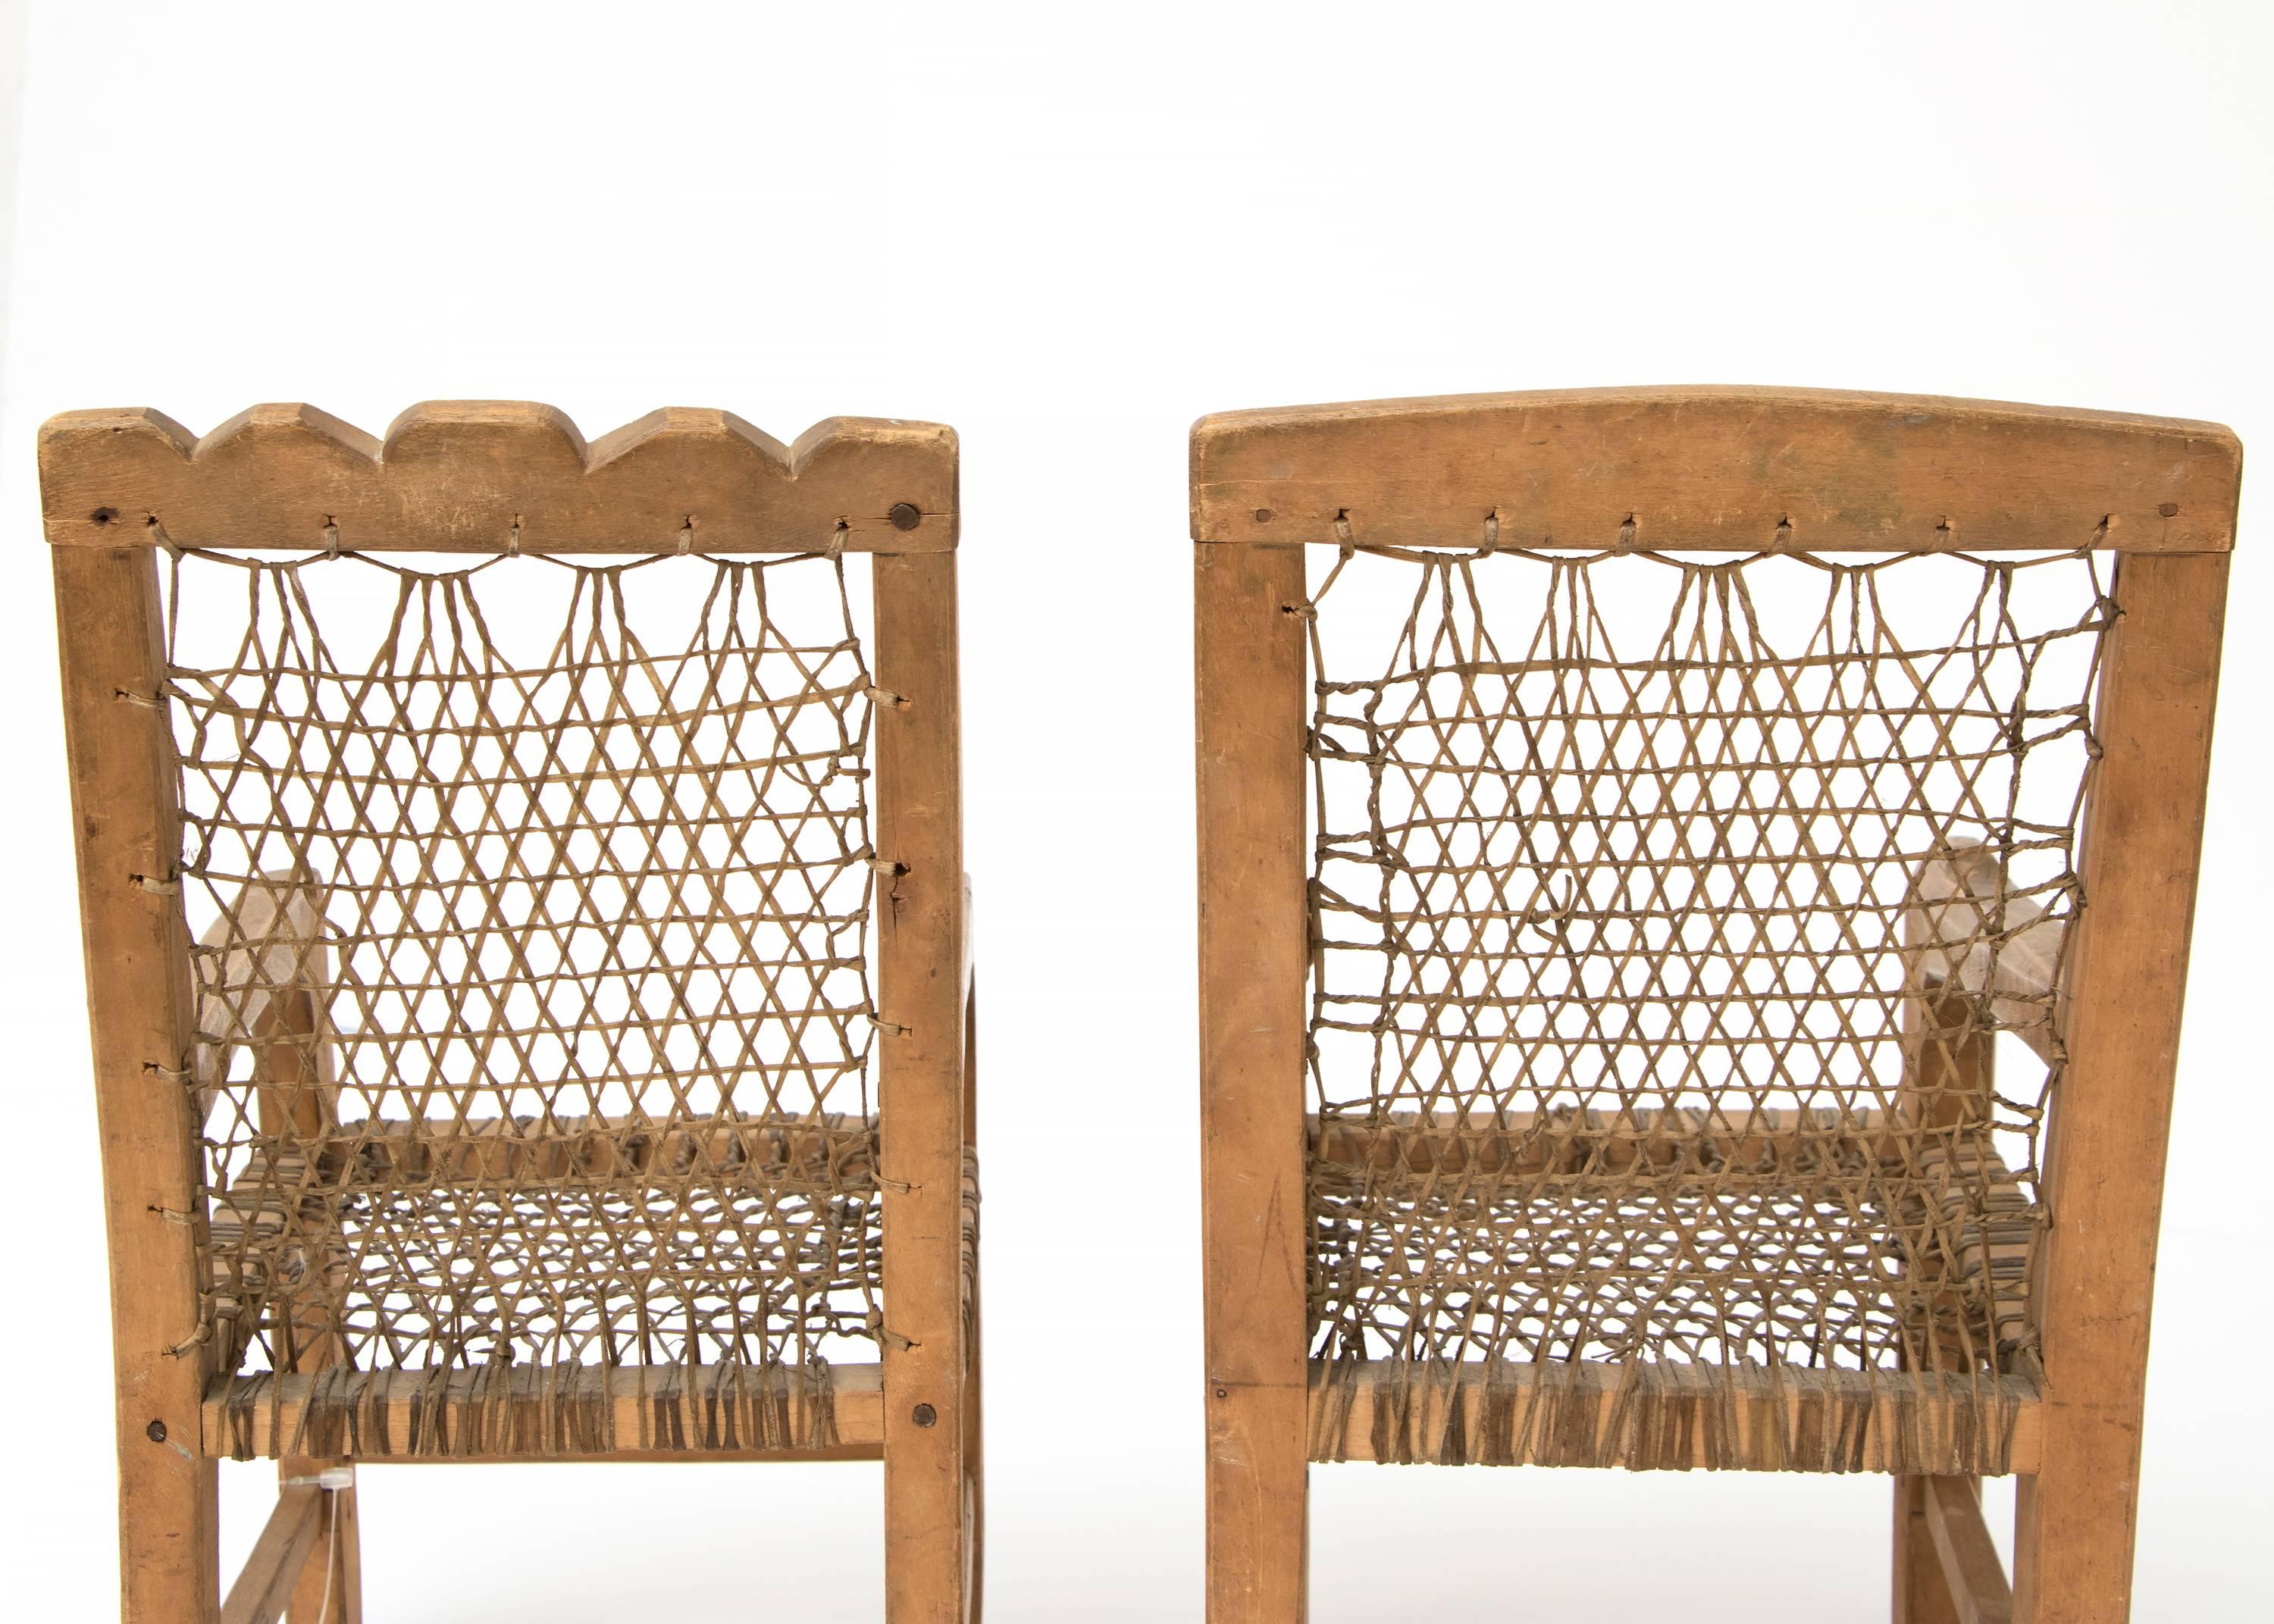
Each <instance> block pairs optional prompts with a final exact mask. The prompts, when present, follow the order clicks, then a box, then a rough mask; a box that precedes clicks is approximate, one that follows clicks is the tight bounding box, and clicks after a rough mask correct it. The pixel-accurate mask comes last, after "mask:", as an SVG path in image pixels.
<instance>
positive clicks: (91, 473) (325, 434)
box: [40, 401, 957, 553]
mask: <svg viewBox="0 0 2274 1624" xmlns="http://www.w3.org/2000/svg"><path fill="white" fill-rule="evenodd" d="M956 476H957V448H956V437H955V432H954V431H953V429H950V428H947V427H945V425H940V424H933V423H910V422H903V421H900V420H899V419H897V418H888V417H831V418H828V419H826V420H825V421H824V422H821V423H818V424H816V425H814V426H813V427H812V428H810V429H808V430H807V431H806V432H804V433H803V434H802V435H800V436H799V437H798V439H797V440H796V442H795V443H794V444H793V445H789V446H784V445H783V444H782V443H781V442H780V441H779V440H775V439H774V438H773V437H772V436H771V435H769V434H766V433H765V432H763V431H761V430H759V429H757V428H755V427H753V426H752V425H749V424H748V423H746V422H744V421H743V420H742V418H740V417H735V416H734V414H732V413H731V412H725V411H715V410H697V409H693V408H687V407H666V408H664V409H663V410H659V411H653V412H650V413H649V414H648V415H647V416H646V417H641V418H639V419H638V420H636V422H632V423H628V424H626V425H624V426H623V427H621V428H620V429H617V430H615V431H614V432H611V433H608V434H605V435H602V436H601V437H600V438H599V440H593V441H591V442H590V443H589V444H588V443H587V442H586V441H585V440H584V436H583V435H582V434H581V433H579V432H577V429H576V425H575V424H574V423H572V422H570V421H569V418H568V417H567V416H566V415H565V414H564V413H562V412H561V411H560V410H556V409H555V408H553V407H551V406H545V405H540V404H537V403H535V402H523V401H436V402H425V403H423V404H420V405H417V406H413V407H411V408H410V410H408V411H405V412H404V413H403V415H402V416H401V417H397V418H396V419H395V422H394V423H393V425H390V426H389V428H388V432H387V437H386V439H385V440H377V439H374V438H373V437H372V436H371V435H369V434H366V433H365V432H363V431H362V430H360V429H358V428H356V427H355V426H354V425H351V424H347V423H343V422H342V421H341V420H340V419H338V418H337V417H332V416H331V415H330V414H328V413H327V412H323V411H319V410H317V409H316V408H314V407H312V406H307V405H298V404H289V405H272V406H255V407H253V408H252V409H251V410H248V411H245V412H240V413H239V414H238V415H237V416H236V417H232V418H230V420H229V421H228V422H227V423H224V424H222V425H221V426H220V427H219V428H217V429H215V431H214V432H212V433H210V434H207V435H206V436H205V437H204V438H203V439H200V438H198V437H197V436H195V435H193V434H192V433H190V432H189V431H188V430H186V429H184V427H182V425H179V424H178V423H176V422H174V421H173V420H172V419H171V418H169V417H166V416H164V415H163V414H162V413H160V412H156V411H153V410H148V409H147V408H132V409H124V410H98V411H72V412H65V413H63V414H62V415H61V416H59V417H51V418H49V420H48V421H47V422H46V423H45V424H43V425H41V429H40V490H41V500H42V504H43V506H44V508H45V511H46V521H47V536H48V539H49V541H50V542H53V543H56V544H57V545H66V546H72V545H76V546H117V545H137V544H151V543H154V542H156V541H157V540H158V539H159V534H160V530H161V529H162V531H163V534H164V536H165V538H168V539H169V540H171V541H172V542H174V543H175V544H176V545H181V546H191V547H280V548H310V549H312V548H317V547H320V546H322V545H325V542H326V534H325V532H326V529H327V527H328V526H330V527H335V529H336V530H337V532H338V536H339V541H340V545H343V546H345V547H349V548H352V549H357V550H361V551H382V550H384V551H418V552H471V553H484V552H493V551H495V550H497V549H499V548H501V547H502V546H504V545H506V543H507V540H508V537H510V536H512V535H513V534H514V533H515V530H516V526H518V530H519V545H521V547H522V548H523V549H524V550H526V551H529V552H534V553H547V552H553V553H654V552H664V551H667V550H670V549H672V548H674V547H676V546H678V545H681V538H682V537H687V538H689V539H690V540H691V544H692V545H694V546H695V547H696V548H697V549H698V550H700V551H705V552H738V553H739V552H766V553H802V552H813V551H819V550H821V549H824V548H826V547H828V546H830V545H832V544H839V543H841V545H843V546H844V547H845V548H847V550H850V551H854V552H885V553H940V552H946V551H949V550H952V549H953V547H954V545H955V540H956V529H957V492H956ZM895 508H900V509H902V510H903V511H902V515H901V521H900V522H899V523H896V522H895V521H894V519H893V517H892V514H893V510H894V509H895ZM909 511H913V512H914V513H915V515H919V516H918V518H917V520H916V522H915V523H914V524H908V523H907V522H906V521H907V514H908V512H909Z"/></svg>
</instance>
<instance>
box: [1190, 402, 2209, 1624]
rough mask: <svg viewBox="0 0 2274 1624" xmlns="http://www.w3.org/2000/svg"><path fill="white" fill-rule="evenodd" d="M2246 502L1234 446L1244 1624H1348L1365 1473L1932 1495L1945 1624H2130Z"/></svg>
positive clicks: (1998, 476)
mask: <svg viewBox="0 0 2274 1624" xmlns="http://www.w3.org/2000/svg"><path fill="white" fill-rule="evenodd" d="M2239 477H2240V447H2239V446H2238V445H2237V444H2236V441H2235V440H2234V437H2233V435H2232V434H2231V433H2229V432H2227V431H2226V430H2225V429H2223V428H2220V427H2218V426H2216V425H2209V424H2202V423H2186V422H2173V421H2165V420H2162V419H2156V418H2147V417H2124V416H2119V415H2114V414H2110V413H2102V412H2081V411H2058V410H2047V409H2044V408H2039V407H2029V406H2009V405H1998V404H1990V403H1983V402H1964V401H1953V400H1942V399H1931V398H1911V397H1902V396H1889V395H1851V394H1826V393H1813V392H1803V391H1795V390H1781V389H1738V388H1674V389H1610V390H1590V391H1579V392H1573V393H1557V394H1538V395H1478V396H1469V397H1461V398H1452V399H1445V400H1434V401H1429V400H1421V401H1383V402H1370V403H1365V404H1359V405H1348V406H1328V407H1314V408H1305V409H1298V410H1271V411H1247V412H1233V413H1229V414H1225V415H1222V416H1216V417H1204V418H1202V419H1201V422H1200V423H1199V424H1198V425H1195V427H1194V428H1193V440H1192V516H1193V538H1194V540H1195V543H1196V544H1197V545H1195V547H1194V549H1193V553H1194V565H1195V574H1194V576H1193V580H1194V583H1195V584H1194V592H1195V600H1196V602H1195V626H1196V642H1197V654H1198V694H1199V698H1198V710H1199V722H1198V726H1199V795H1200V847H1199V851H1200V880H1201V1077H1202V1102H1203V1103H1202V1122H1203V1133H1204V1146H1203V1157H1204V1161H1203V1190H1204V1200H1205V1204H1206V1206H1205V1237H1206V1240H1205V1247H1206V1265H1205V1267H1206V1274H1207V1294H1208V1296H1207V1301H1208V1328H1207V1357H1208V1372H1207V1374H1208V1380H1209V1388H1208V1393H1207V1401H1206V1402H1207V1408H1208V1413H1209V1428H1208V1439H1209V1446H1208V1447H1209V1474H1208V1477H1209V1617H1210V1619H1212V1620H1217V1621H1218V1624H1231V1621H1232V1620H1243V1621H1244V1620H1275V1621H1284V1620H1296V1619H1299V1618H1300V1617H1302V1616H1303V1613H1304V1605H1305V1603H1304V1585H1305V1542H1306V1503H1305V1473H1306V1462H1309V1461H1314V1460H1318V1461H1344V1460H1352V1461H1362V1460H1373V1461H1384V1462H1441V1463H1447V1464H1463V1463H1467V1464H1476V1463H1487V1464H1509V1463H1532V1464H1540V1465H1552V1466H1601V1467H1608V1466H1622V1467H1627V1468H1633V1469H1673V1470H1685V1469H1690V1468H1706V1469H1713V1468H1719V1469H1723V1470H1732V1469H1734V1470H1788V1471H1789V1470H1803V1471H1856V1470H1864V1471H1879V1472H1886V1473H1889V1474H1892V1475H1893V1476H1894V1479H1895V1521H1894V1536H1895V1555H1894V1590H1895V1616H1896V1618H1897V1619H1898V1620H1904V1621H1908V1624H1926V1621H1928V1620H1934V1621H1937V1624H1939V1621H1941V1620H1950V1619H1954V1618H1955V1619H1961V1620H1992V1619H2004V1618H2007V1617H2009V1616H2010V1617H2014V1618H2019V1619H2022V1620H2039V1621H2040V1624H2052V1621H2054V1620H2059V1624H2092V1621H2098V1620H2120V1619H2123V1618H2124V1617H2125V1616H2126V1614H2127V1607H2128V1598H2129V1591H2130V1583H2131V1566H2132V1530H2133V1517H2134V1510H2135V1499H2136V1492H2137V1463H2138V1460H2139V1424H2140V1417H2141V1400H2142V1387H2143V1382H2144V1377H2145V1368H2146V1360H2147V1353H2148V1315H2149V1304H2150V1286H2151V1279H2152V1272H2153V1265H2154V1259H2155V1247H2156V1228H2157V1207H2158V1202H2159V1199H2160V1197H2161V1192H2162V1185H2163V1177H2164V1154H2165V1135H2166V1129H2167V1124H2168V1121H2169V1116H2170V1110H2171V1101H2172V1071H2173V1061H2174V1051H2175V1049H2176V1046H2177V1042H2178V1038H2179V1029H2180V995H2181V991H2182V989H2183V986H2184V983H2185V979H2186V971H2187V939H2188V929H2189V921H2190V914H2191V912H2192V906H2193V898H2194V895H2195V871H2196V863H2197V852H2198V844H2199V837H2200V832H2201V827H2202V812H2203V786H2204V777H2205V772H2206V769H2207V764H2208V761H2209V756H2210V730H2211V704H2212V695H2213V690H2214V688H2215V685H2216V678H2217V674H2218V650H2219V635H2220V623H2221V616H2222V613H2223V605H2224V595H2225V580H2226V565H2227V553H2228V550H2229V548H2230V547H2231V546H2232V545H2233V527H2234V513H2235V501H2236V494H2237V487H2238V483H2239ZM1306 806H1307V808H1308V812H1307V817H1308V823H1309V829H1308V833H1307V835H1306ZM1993 1051H1994V1063H1995V1065H1996V1067H1997V1068H1998V1069H1997V1070H1996V1071H1995V1074H1994V1079H1993ZM1306 1074H1307V1077H1308V1079H1309V1080H1308V1085H1307V1091H1308V1094H1309V1095H1310V1099H1309V1101H1308V1104H1307V1109H1306V1098H1305V1095H1306V1082H1305V1079H1306ZM1994 1473H2012V1474H2014V1475H2015V1476H2016V1477H2017V1478H2018V1482H2019V1507H2020V1511H2019V1516H2018V1519H2017V1529H2016V1534H2015V1542H2014V1543H2015V1552H2016V1561H2015V1569H2016V1571H2015V1572H2014V1575H2013V1579H2012V1583H2011V1586H2010V1589H2009V1586H2008V1582H2007V1576H2006V1575H2005V1574H2004V1573H2003V1572H2002V1571H2001V1568H2000V1566H1999V1560H1998V1558H1997V1556H1996V1554H1995V1552H1994V1550H1993V1549H1992V1545H1991V1543H1990V1540H1989V1537H1988V1535H1987V1532H1986V1531H1985V1530H1984V1523H1983V1517H1982V1513H1981V1510H1980V1505H1979V1495H1978V1479H1979V1478H1980V1477H1982V1476H1984V1475H1985V1474H1994Z"/></svg>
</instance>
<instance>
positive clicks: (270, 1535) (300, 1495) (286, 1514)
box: [221, 1485, 327, 1624]
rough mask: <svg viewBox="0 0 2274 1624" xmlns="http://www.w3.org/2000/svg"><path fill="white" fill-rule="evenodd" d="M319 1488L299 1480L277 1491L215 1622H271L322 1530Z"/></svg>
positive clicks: (323, 1496)
mask: <svg viewBox="0 0 2274 1624" xmlns="http://www.w3.org/2000/svg"><path fill="white" fill-rule="evenodd" d="M326 1498H327V1496H326V1494H325V1492H324V1491H323V1490H321V1489H320V1488H316V1487H313V1486H312V1485H300V1486H297V1487H292V1488H287V1489H283V1490H282V1491H280V1492H278V1494H277V1496H276V1509H275V1510H274V1511H272V1512H270V1513H269V1514H268V1521H267V1523H266V1524H265V1525H264V1526H263V1527H262V1529H261V1530H260V1538H259V1539H257V1540H255V1541H254V1542H253V1546H252V1555H251V1556H249V1557H247V1558H246V1559H245V1571H244V1572H242V1573H240V1574H239V1575H237V1583H235V1584H232V1585H230V1587H229V1599H228V1600H227V1601H226V1602H224V1603H222V1609H221V1624H276V1620H278V1619H279V1618H280V1617H282V1615H283V1612H284V1605H285V1603H286V1602H287V1601H289V1600H290V1598H291V1595H292V1587H293V1584H294V1583H296V1582H297V1580H298V1579H299V1577H300V1574H301V1571H302V1569H303V1568H305V1566H306V1565H307V1560H308V1553H310V1552H311V1551H312V1550H313V1549H314V1548H315V1545H316V1539H317V1537H318V1536H319V1535H320V1533H321V1532H322V1531H323V1526H324V1513H325V1510H326V1507H325V1504H324V1502H325V1500H326Z"/></svg>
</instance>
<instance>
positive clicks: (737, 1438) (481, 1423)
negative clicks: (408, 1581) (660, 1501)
mask: <svg viewBox="0 0 2274 1624" xmlns="http://www.w3.org/2000/svg"><path fill="white" fill-rule="evenodd" d="M736 1374H743V1375H745V1376H746V1377H747V1376H751V1375H755V1372H737V1371H736V1370H734V1367H730V1366H719V1365H709V1366H704V1367H702V1368H701V1369H700V1370H699V1371H697V1372H693V1373H692V1374H691V1375H690V1373H689V1372H683V1371H680V1370H675V1369H673V1368H671V1367H669V1366H659V1367H648V1366H644V1365H625V1366H619V1367H616V1368H614V1369H608V1368H604V1367H601V1366H599V1365H591V1366H584V1367H580V1368H578V1369H576V1370H575V1371H570V1372H547V1371H543V1370H535V1369H531V1370H527V1371H521V1372H509V1375H510V1376H511V1377H512V1378H513V1383H512V1384H510V1385H509V1387H508V1390H506V1391H501V1390H500V1389H499V1387H497V1385H496V1372H493V1371H492V1370H489V1369H487V1368H483V1369H474V1370H463V1371H453V1372H447V1374H446V1376H445V1378H444V1379H443V1380H441V1381H440V1382H437V1381H435V1380H433V1379H432V1378H431V1377H430V1376H429V1374H428V1372H424V1371H370V1372H362V1373H361V1374H359V1375H358V1376H357V1377H355V1378H354V1379H353V1380H355V1382H356V1383H357V1385H358V1398H359V1402H357V1403H356V1405H355V1407H354V1416H353V1420H352V1431H351V1432H350V1431H349V1430H348V1425H347V1424H346V1423H345V1422H342V1421H336V1420H330V1419H324V1420H317V1421H312V1420H311V1417H310V1399H311V1398H312V1396H313V1395H316V1394H317V1393H318V1391H319V1390H320V1387H321V1385H322V1384H323V1383H324V1382H325V1380H326V1378H325V1376H324V1375H323V1374H322V1373H321V1372H317V1373H312V1374H306V1375H292V1376H279V1377H275V1378H268V1379H263V1378H258V1377H240V1378H236V1379H223V1380H217V1381H215V1383H214V1384H213V1385H212V1387H209V1388H208V1389H207V1393H206V1395H205V1399H204V1402H202V1403H201V1404H200V1406H199V1417H198V1419H199V1430H198V1432H197V1434H196V1440H195V1447H198V1448H200V1450H201V1452H202V1453H203V1454H205V1455H209V1456H213V1457H215V1458H233V1457H243V1458H263V1457H267V1456H271V1455H275V1456H279V1457H293V1456H297V1455H298V1451H299V1449H300V1448H302V1447H305V1446H306V1445H307V1443H308V1441H309V1439H310V1436H311V1429H312V1427H313V1428H319V1429H322V1428H330V1429H333V1430H336V1431H338V1432H341V1433H342V1434H343V1435H342V1436H337V1437H335V1436H332V1435H331V1432H329V1431H326V1432H323V1434H322V1443H321V1447H323V1448H324V1449H325V1450H326V1451H327V1453H326V1454H324V1455H320V1456H299V1457H298V1459H297V1460H296V1462H295V1464H294V1467H293V1473H292V1475H295V1476H299V1475H307V1474H309V1473H311V1472H312V1471H313V1470H321V1468H322V1467H323V1466H326V1465H331V1464H337V1463H342V1462H348V1461H351V1460H355V1461H363V1462H373V1461H385V1462H388V1463H389V1464H394V1463H396V1462H420V1461H465V1460H498V1461H503V1460H513V1461H531V1460H542V1461H566V1460H608V1459H624V1458H629V1457H637V1458H639V1459H644V1460H655V1459H675V1460H697V1459H700V1460H708V1459H712V1458H719V1459H726V1460H744V1461H747V1460H799V1461H873V1460H876V1459H877V1458H879V1456H880V1455H881V1454H882V1453H883V1447H884V1390H885V1384H884V1379H883V1372H882V1367H881V1366H878V1365H833V1366H832V1367H831V1370H830V1381H829V1403H830V1412H831V1417H832V1423H833V1431H834V1433H835V1437H836V1442H835V1443H833V1444H830V1445H827V1446H825V1447H799V1446H794V1445H791V1444H785V1443H770V1444H757V1443H755V1442H754V1441H753V1440H752V1439H751V1436H750V1432H749V1426H748V1425H747V1421H746V1420H744V1421H738V1420H737V1411H738V1410H740V1409H741V1408H742V1406H738V1405H737V1404H736V1402H734V1398H733V1397H732V1396H726V1397H723V1398H722V1396H721V1395H720V1392H719V1387H720V1381H721V1378H724V1377H732V1376H734V1375H736ZM766 1378H767V1380H770V1381H772V1382H774V1383H777V1384H779V1385H781V1386H782V1387H784V1388H785V1389H787V1390H790V1391H794V1390H796V1389H799V1388H802V1387H804V1386H805V1385H806V1384H805V1380H804V1378H803V1376H802V1373H801V1372H797V1371H794V1370H791V1371H782V1370H776V1371H772V1372H766ZM516 1388H517V1389H518V1390H515V1389H516ZM540 1393H543V1394H546V1395H548V1396H550V1395H553V1394H554V1393H557V1394H558V1395H560V1398H561V1401H562V1402H561V1403H557V1404H554V1405H551V1406H547V1407H546V1412H545V1413H541V1414H538V1415H536V1416H534V1417H532V1416H531V1414H530V1413H529V1412H528V1411H527V1410H523V1411H521V1412H520V1413H519V1414H518V1415H517V1414H516V1398H519V1399H521V1400H523V1401H526V1400H529V1399H531V1398H533V1397H535V1396H537V1395H538V1394H540ZM682 1393H685V1394H687V1395H689V1402H685V1403H682V1402H680V1395H681V1394H682ZM564 1407H581V1408H583V1410H584V1414H585V1415H586V1416H587V1417H589V1422H590V1425H589V1426H588V1427H586V1428H584V1429H580V1430H579V1431H576V1432H565V1431H559V1430H555V1428H554V1427H553V1426H550V1425H546V1424H545V1423H546V1421H547V1420H548V1419H549V1418H550V1417H551V1415H553V1414H557V1413H558V1410H560V1409H561V1408H564Z"/></svg>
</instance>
